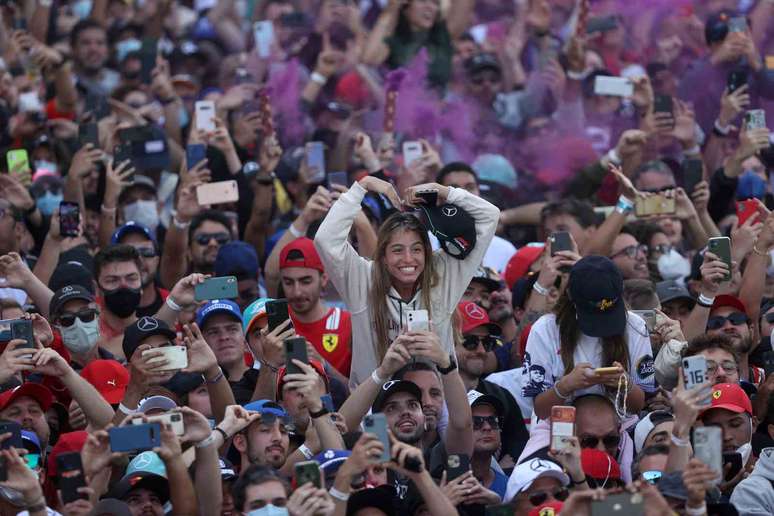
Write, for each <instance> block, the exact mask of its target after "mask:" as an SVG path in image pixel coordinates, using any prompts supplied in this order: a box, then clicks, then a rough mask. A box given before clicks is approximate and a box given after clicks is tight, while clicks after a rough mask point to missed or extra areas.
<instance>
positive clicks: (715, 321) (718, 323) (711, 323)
mask: <svg viewBox="0 0 774 516" xmlns="http://www.w3.org/2000/svg"><path fill="white" fill-rule="evenodd" d="M749 320H750V319H749V318H748V317H747V316H746V315H745V314H743V313H742V312H734V313H731V314H728V317H723V316H722V315H713V316H712V317H710V318H709V319H708V320H707V329H708V330H719V329H720V328H722V327H723V326H725V324H726V321H728V322H730V323H731V324H733V325H734V326H741V325H742V324H747V322H748V321H749Z"/></svg>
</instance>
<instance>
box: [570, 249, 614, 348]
mask: <svg viewBox="0 0 774 516" xmlns="http://www.w3.org/2000/svg"><path fill="white" fill-rule="evenodd" d="M569 293H570V298H571V299H572V302H573V303H574V304H575V311H576V312H577V314H578V327H579V328H580V330H581V331H582V332H583V333H585V334H586V335H588V336H590V337H599V338H604V337H611V336H613V335H620V334H621V333H623V331H624V328H625V327H626V305H625V304H624V300H623V295H622V294H623V276H621V272H620V271H619V270H618V267H616V266H615V264H614V263H613V262H612V261H611V260H610V259H609V258H606V257H604V256H586V257H584V258H582V259H580V260H579V261H578V262H576V263H575V265H573V267H572V270H571V271H570V284H569Z"/></svg>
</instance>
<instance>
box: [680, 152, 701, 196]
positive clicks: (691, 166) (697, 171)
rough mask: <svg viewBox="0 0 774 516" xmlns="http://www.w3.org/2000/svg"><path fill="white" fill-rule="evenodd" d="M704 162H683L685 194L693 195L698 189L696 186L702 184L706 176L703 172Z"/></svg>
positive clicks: (688, 160) (697, 160)
mask: <svg viewBox="0 0 774 516" xmlns="http://www.w3.org/2000/svg"><path fill="white" fill-rule="evenodd" d="M702 169H703V166H702V161H701V160H700V159H686V160H685V161H683V184H684V185H685V193H687V194H688V195H691V194H692V193H693V191H694V190H695V189H696V185H698V184H699V183H701V181H702V179H704V178H703V175H704V171H703V170H702Z"/></svg>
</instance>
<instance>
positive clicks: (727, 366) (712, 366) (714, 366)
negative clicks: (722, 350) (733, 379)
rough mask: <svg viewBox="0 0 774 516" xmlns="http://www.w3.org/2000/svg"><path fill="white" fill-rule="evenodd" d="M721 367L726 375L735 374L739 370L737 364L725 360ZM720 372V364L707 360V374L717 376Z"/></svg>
mask: <svg viewBox="0 0 774 516" xmlns="http://www.w3.org/2000/svg"><path fill="white" fill-rule="evenodd" d="M720 367H721V368H722V369H723V371H725V372H726V373H735V372H737V371H738V370H739V366H737V365H736V362H732V361H731V360H724V361H722V362H721V363H720ZM717 370H718V363H717V362H715V361H714V360H707V374H715V372H716V371H717Z"/></svg>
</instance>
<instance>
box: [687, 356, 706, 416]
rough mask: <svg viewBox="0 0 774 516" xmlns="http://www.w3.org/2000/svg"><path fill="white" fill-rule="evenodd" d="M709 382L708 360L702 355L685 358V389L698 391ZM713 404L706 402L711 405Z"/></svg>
mask: <svg viewBox="0 0 774 516" xmlns="http://www.w3.org/2000/svg"><path fill="white" fill-rule="evenodd" d="M706 381H707V359H706V358H704V357H703V356H701V355H694V356H692V357H685V358H684V359H683V383H684V384H685V389H686V390H689V389H696V388H698V386H699V385H701V384H702V383H704V382H706ZM710 403H711V402H709V401H706V402H704V404H705V405H709V404H710Z"/></svg>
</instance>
